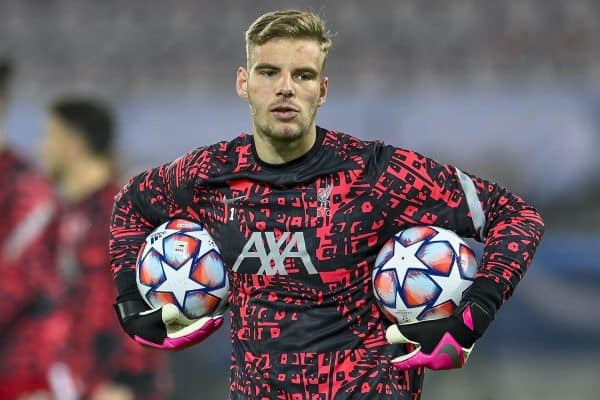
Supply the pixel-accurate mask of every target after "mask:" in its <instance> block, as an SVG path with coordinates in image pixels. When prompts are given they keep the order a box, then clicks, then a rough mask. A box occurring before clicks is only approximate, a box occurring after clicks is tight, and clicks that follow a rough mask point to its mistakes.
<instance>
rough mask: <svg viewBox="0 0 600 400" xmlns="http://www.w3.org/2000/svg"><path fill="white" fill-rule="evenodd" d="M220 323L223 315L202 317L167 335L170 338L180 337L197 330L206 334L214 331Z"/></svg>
mask: <svg viewBox="0 0 600 400" xmlns="http://www.w3.org/2000/svg"><path fill="white" fill-rule="evenodd" d="M221 325H223V316H222V315H215V316H208V317H202V318H199V319H197V320H196V321H194V322H193V323H191V324H190V325H187V326H185V327H183V328H181V329H177V330H175V331H173V332H170V333H169V337H171V338H180V337H185V336H189V335H192V334H195V333H196V332H198V331H202V333H203V334H205V335H206V336H208V335H210V334H211V333H212V332H214V331H216V330H217V329H218V328H219V327H220V326H221Z"/></svg>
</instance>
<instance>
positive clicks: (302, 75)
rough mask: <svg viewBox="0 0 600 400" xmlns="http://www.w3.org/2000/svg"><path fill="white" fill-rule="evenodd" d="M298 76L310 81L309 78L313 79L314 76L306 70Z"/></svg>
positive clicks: (302, 79)
mask: <svg viewBox="0 0 600 400" xmlns="http://www.w3.org/2000/svg"><path fill="white" fill-rule="evenodd" d="M298 78H299V79H300V80H301V81H308V80H311V79H312V78H313V75H312V74H311V73H308V72H304V73H301V74H299V75H298Z"/></svg>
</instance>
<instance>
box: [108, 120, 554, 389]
mask: <svg viewBox="0 0 600 400" xmlns="http://www.w3.org/2000/svg"><path fill="white" fill-rule="evenodd" d="M170 218H185V219H190V220H193V221H199V222H201V223H203V224H204V225H205V227H206V228H207V229H208V230H209V232H210V233H211V234H212V236H213V237H214V239H215V241H216V243H217V244H218V246H219V247H220V249H221V251H222V253H223V257H224V259H225V261H226V264H227V268H228V272H229V280H230V288H231V293H230V297H229V303H230V317H231V342H232V362H231V373H230V393H231V394H230V396H231V398H232V399H320V400H330V399H374V398H377V399H386V398H389V399H418V398H419V397H420V392H421V384H422V376H423V375H422V372H423V371H422V370H420V369H415V370H411V371H406V372H403V371H398V370H396V369H394V368H393V367H391V362H390V361H391V360H392V359H393V358H394V357H396V356H398V355H400V354H403V353H404V352H405V350H406V349H404V348H403V347H401V346H397V345H389V344H387V342H386V340H385V337H384V332H385V329H386V327H387V326H388V325H389V322H387V320H386V319H385V318H384V316H383V315H382V313H381V312H380V310H379V308H378V306H377V304H376V301H375V298H374V295H373V290H372V285H371V272H372V268H373V265H374V261H375V258H376V255H377V252H378V251H379V250H380V248H381V247H382V245H383V244H384V243H385V242H386V241H387V240H388V239H389V238H390V237H391V236H392V235H394V234H395V233H396V232H397V231H399V230H400V229H403V228H407V227H409V226H414V225H423V224H428V225H437V226H440V227H443V228H447V229H451V230H453V231H455V232H457V233H458V234H459V235H461V236H463V237H473V238H478V239H480V240H483V241H485V249H484V254H483V261H482V265H481V268H480V271H479V273H478V276H480V277H483V278H489V279H490V280H492V281H493V282H495V284H496V285H497V286H498V290H499V291H500V292H501V293H502V295H503V297H504V299H506V298H508V297H509V296H510V294H511V293H512V290H513V289H514V287H515V285H516V284H517V282H518V281H519V280H520V279H521V277H522V276H523V274H524V273H525V270H526V268H527V266H528V265H529V262H530V260H531V257H532V255H533V252H534V250H535V247H536V246H537V244H538V242H539V240H540V238H541V234H542V227H543V225H542V222H541V219H540V217H539V214H538V213H537V211H536V210H535V209H534V208H533V207H532V206H531V205H529V204H527V203H526V202H525V201H524V200H522V199H521V198H520V197H518V196H516V195H514V194H511V193H509V192H508V191H506V190H505V189H503V188H502V187H501V186H499V185H497V184H494V183H491V182H487V181H484V180H482V179H479V178H476V177H474V176H471V175H469V174H467V173H466V172H463V171H460V170H458V169H457V168H454V167H452V166H449V165H442V164H439V163H437V162H435V161H433V160H431V159H429V158H426V157H424V156H422V155H420V154H418V153H416V152H413V151H409V150H405V149H402V148H397V147H392V146H387V145H384V144H383V143H381V142H368V141H362V140H359V139H357V138H355V137H353V136H350V135H348V134H344V133H340V132H335V131H330V130H326V129H322V128H317V138H316V142H315V144H314V146H313V147H312V148H311V149H310V150H309V151H308V152H307V153H306V154H305V155H303V156H302V157H300V158H298V159H295V160H293V161H290V162H287V163H284V164H279V165H271V164H267V163H265V162H262V161H261V160H260V159H259V158H258V156H257V154H256V150H255V148H254V144H253V139H252V136H251V135H246V134H242V135H240V136H239V137H237V138H235V139H233V140H232V141H229V142H220V143H217V144H214V145H211V146H208V147H203V148H199V149H196V150H194V151H192V152H190V153H188V154H186V155H184V156H182V157H181V158H179V159H177V160H175V161H173V162H171V163H168V164H165V165H163V166H160V167H158V168H155V169H151V170H148V171H146V172H144V173H142V174H140V175H138V176H136V177H134V178H132V179H131V181H130V182H129V183H128V184H127V185H126V186H125V187H124V188H123V189H122V190H121V191H120V193H119V194H118V195H117V196H116V198H115V208H114V210H113V215H112V221H111V240H110V252H111V257H112V268H113V273H114V275H115V279H116V284H117V287H118V288H119V291H120V293H121V296H122V297H125V296H128V295H131V293H132V292H133V291H135V272H134V269H135V259H136V255H137V251H138V249H139V248H140V245H141V243H142V242H143V240H144V238H145V237H146V235H147V234H148V233H149V232H150V231H151V230H152V229H153V228H154V227H156V226H158V225H159V224H161V223H162V222H164V221H166V220H168V219H170Z"/></svg>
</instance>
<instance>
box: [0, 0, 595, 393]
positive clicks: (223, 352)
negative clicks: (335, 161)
mask: <svg viewBox="0 0 600 400" xmlns="http://www.w3.org/2000/svg"><path fill="white" fill-rule="evenodd" d="M285 7H296V8H303V9H311V10H314V11H317V12H319V13H320V14H321V15H323V16H324V17H325V18H326V19H327V20H328V21H329V24H330V28H331V30H332V31H333V32H334V33H335V38H334V47H333V49H332V51H331V54H330V58H329V61H328V66H327V70H328V75H329V76H330V95H329V98H328V102H327V104H326V105H325V106H324V107H323V108H322V109H321V111H320V116H319V117H318V121H319V123H320V124H321V125H323V126H325V127H332V128H335V129H338V130H344V131H348V132H351V133H353V134H355V135H357V136H359V137H361V138H365V139H375V138H381V139H384V140H385V141H386V142H388V143H391V144H395V145H399V146H404V147H408V148H413V149H416V150H418V151H421V152H423V153H425V154H428V155H431V156H433V157H434V158H437V159H438V160H440V161H444V162H450V163H453V164H455V165H457V166H460V167H462V168H463V169H465V170H467V171H469V172H472V173H475V174H477V175H481V176H484V177H490V178H493V179H494V180H497V181H499V182H501V183H503V184H505V185H507V186H508V187H510V188H512V189H514V191H516V192H518V193H521V194H523V195H524V196H525V197H526V198H527V199H529V200H531V201H532V202H534V203H535V204H536V205H537V206H539V208H540V209H541V210H542V212H543V215H544V217H545V220H546V226H547V234H546V237H545V239H544V241H543V242H542V245H541V246H540V249H539V251H538V254H537V255H536V258H535V260H534V263H533V266H532V269H531V270H530V272H529V274H528V275H527V276H526V278H525V280H524V281H523V282H522V284H521V286H520V287H519V288H518V290H517V293H516V295H515V296H514V298H513V300H512V301H511V302H510V303H508V304H507V305H506V306H505V307H504V308H503V309H502V311H501V312H500V314H499V315H498V316H497V322H496V323H495V324H494V325H493V327H492V328H491V330H490V331H489V332H488V333H487V334H486V336H485V337H484V338H483V339H482V340H481V341H480V343H479V344H478V349H477V351H476V352H474V355H473V356H472V359H471V361H470V363H469V365H468V367H467V368H465V369H463V370H460V371H452V372H438V373H430V374H429V375H428V376H427V377H426V386H425V390H424V396H423V398H424V399H441V398H445V399H489V400H496V399H505V398H510V399H515V400H518V399H539V398H544V399H548V400H553V399H565V398H568V399H596V398H597V392H598V386H599V385H598V379H597V378H598V376H600V367H598V363H597V359H598V357H600V345H599V344H598V337H600V317H599V313H598V310H597V307H598V304H600V290H598V289H599V287H600V265H599V264H600V263H599V262H598V257H597V255H596V254H597V252H598V250H599V248H600V168H599V167H600V161H599V160H600V157H598V156H597V153H598V151H599V150H600V46H598V45H597V38H598V37H600V2H598V1H594V0H570V1H568V2H566V1H561V0H510V1H502V2H498V1H493V0H450V1H444V0H435V1H430V0H424V1H418V0H410V1H401V2H400V1H394V0H380V1H373V2H368V3H367V2H361V1H358V0H351V1H348V0H345V1H332V0H330V1H321V2H310V1H258V2H238V1H220V2H216V1H193V0H177V1H171V2H162V1H157V0H153V1H141V0H140V1H126V0H104V1H101V2H100V1H91V0H86V1H77V0H2V1H0V53H6V54H9V55H10V56H11V57H13V58H14V59H15V61H16V62H17V64H18V75H17V82H16V85H15V87H14V90H13V99H12V103H11V106H10V109H9V115H8V117H9V121H8V136H9V139H10V141H11V142H13V143H14V144H15V145H16V146H17V147H18V148H20V149H21V150H22V151H24V152H25V153H26V154H28V155H29V156H30V157H32V158H36V155H37V152H38V151H39V146H38V143H39V141H38V140H39V136H40V129H41V124H42V119H43V112H44V106H45V104H46V102H47V101H48V100H49V99H50V98H52V97H53V96H55V95H57V94H61V93H64V92H75V91H76V92H85V93H91V94H99V95H101V96H102V97H103V98H105V99H107V100H109V101H110V102H111V103H112V104H113V105H114V107H115V109H116V110H117V111H118V114H119V121H120V131H121V137H120V141H119V154H120V159H121V171H122V174H123V177H124V178H125V177H127V176H129V175H131V174H133V173H136V172H138V171H140V170H142V169H144V168H146V167H149V166H153V165H156V164H158V163H161V162H165V161H168V160H170V159H172V158H175V157H176V156H178V155H179V154H181V153H182V152H184V151H187V150H189V149H191V148H192V147H196V146H200V145H204V144H208V143H212V142H214V141H217V140H221V139H230V138H232V137H234V136H235V135H237V134H238V133H239V132H242V131H248V129H249V119H248V112H247V109H246V105H245V104H244V102H243V101H241V100H240V99H238V98H237V96H236V94H235V92H234V87H233V81H234V76H235V68H236V66H237V65H239V64H240V63H242V62H243V60H244V49H243V36H242V32H243V30H244V29H245V27H247V26H248V24H249V23H250V22H251V21H252V20H253V19H254V18H256V17H257V16H258V15H259V14H261V13H262V12H265V11H268V10H272V9H276V8H285ZM107 273H108V266H107ZM172 361H173V365H174V371H175V393H174V394H173V399H189V398H192V395H193V394H194V395H196V396H195V397H194V398H203V399H204V398H206V399H219V398H225V396H226V395H225V393H226V390H227V376H228V368H227V366H228V361H229V340H228V337H227V334H226V329H223V330H222V331H221V332H219V333H217V334H216V335H214V337H211V338H210V339H209V340H207V341H206V342H205V343H204V344H203V345H199V346H197V347H195V348H193V349H191V350H187V351H185V352H182V353H178V354H176V355H174V356H173V357H172Z"/></svg>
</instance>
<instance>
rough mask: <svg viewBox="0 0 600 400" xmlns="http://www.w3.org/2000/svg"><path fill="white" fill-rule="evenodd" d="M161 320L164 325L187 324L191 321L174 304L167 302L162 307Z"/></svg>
mask: <svg viewBox="0 0 600 400" xmlns="http://www.w3.org/2000/svg"><path fill="white" fill-rule="evenodd" d="M161 308H162V320H163V322H164V324H165V325H167V326H169V325H177V326H187V325H190V324H191V323H192V322H193V321H192V320H191V319H189V318H187V317H186V316H185V315H183V313H182V312H181V311H180V310H179V308H177V306H176V305H175V304H171V303H167V304H165V305H163V306H162V307H161Z"/></svg>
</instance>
